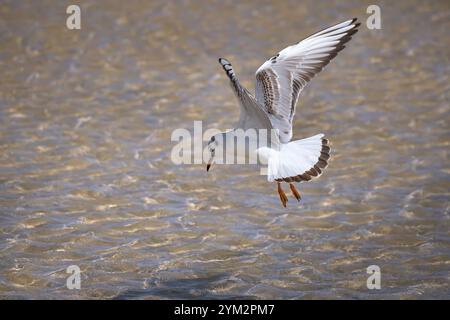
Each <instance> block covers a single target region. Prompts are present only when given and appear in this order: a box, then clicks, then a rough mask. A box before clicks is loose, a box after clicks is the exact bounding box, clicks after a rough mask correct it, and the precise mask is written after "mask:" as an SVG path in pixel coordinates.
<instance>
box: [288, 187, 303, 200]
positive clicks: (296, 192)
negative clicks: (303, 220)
mask: <svg viewBox="0 0 450 320" xmlns="http://www.w3.org/2000/svg"><path fill="white" fill-rule="evenodd" d="M289 187H290V188H291V191H292V194H293V195H294V197H295V198H296V199H297V201H299V202H300V200H301V198H302V197H301V196H300V193H299V192H298V190H297V188H296V187H295V185H294V184H293V183H289Z"/></svg>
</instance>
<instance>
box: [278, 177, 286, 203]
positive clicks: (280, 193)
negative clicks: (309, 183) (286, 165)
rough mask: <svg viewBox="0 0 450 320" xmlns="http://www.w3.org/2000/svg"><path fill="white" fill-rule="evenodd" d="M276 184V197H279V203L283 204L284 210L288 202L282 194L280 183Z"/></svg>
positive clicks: (284, 194)
mask: <svg viewBox="0 0 450 320" xmlns="http://www.w3.org/2000/svg"><path fill="white" fill-rule="evenodd" d="M277 184H278V195H279V196H280V200H281V203H282V204H283V207H285V208H286V203H287V202H288V198H287V196H286V193H284V191H283V189H281V183H280V182H277Z"/></svg>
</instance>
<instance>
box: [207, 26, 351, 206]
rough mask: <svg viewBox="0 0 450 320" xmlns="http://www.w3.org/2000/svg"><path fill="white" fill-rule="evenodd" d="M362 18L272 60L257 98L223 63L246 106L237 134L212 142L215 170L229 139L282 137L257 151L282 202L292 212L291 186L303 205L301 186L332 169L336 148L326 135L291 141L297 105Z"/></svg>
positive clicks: (259, 77)
mask: <svg viewBox="0 0 450 320" xmlns="http://www.w3.org/2000/svg"><path fill="white" fill-rule="evenodd" d="M356 20H357V19H356V18H355V19H352V20H347V21H344V22H342V23H339V24H336V25H334V26H332V27H329V28H326V29H324V30H322V31H319V32H317V33H315V34H313V35H311V36H309V37H307V38H306V39H304V40H302V41H300V42H299V43H297V44H294V45H292V46H289V47H287V48H285V49H284V50H282V51H280V52H279V53H277V54H276V55H275V56H273V57H271V58H270V59H269V60H267V61H266V62H265V63H264V64H263V65H262V66H261V67H259V69H258V70H257V71H256V90H255V91H256V97H254V96H253V95H252V94H251V93H250V92H249V91H248V90H247V89H245V88H244V87H243V86H242V85H241V84H240V82H239V80H238V78H237V77H236V74H235V72H234V70H233V67H232V66H231V63H230V62H229V61H228V60H226V59H223V58H220V59H219V62H220V64H221V65H222V67H223V69H224V70H225V72H226V74H227V76H228V78H229V79H230V84H231V88H232V90H233V92H234V93H235V95H236V96H237V98H238V101H239V104H240V106H241V115H240V118H239V123H238V125H237V127H236V128H235V129H234V130H229V131H226V132H222V133H219V134H217V135H214V136H213V137H212V138H211V139H210V141H209V142H208V148H209V152H210V153H211V157H210V160H209V161H208V164H207V170H208V171H209V169H210V167H211V164H212V163H213V162H214V157H215V154H216V149H218V148H220V147H223V146H221V145H220V143H222V142H223V141H226V139H229V138H232V139H234V135H235V133H236V131H237V129H242V130H247V129H255V130H259V129H266V130H274V129H275V132H276V139H274V141H272V143H271V144H270V145H265V146H261V145H258V147H257V148H256V149H255V150H254V151H256V154H257V155H258V156H259V157H260V159H262V160H263V161H265V163H267V179H268V181H270V182H273V181H275V182H276V183H277V189H278V194H279V197H280V200H281V203H282V205H283V206H284V207H286V203H287V201H288V198H287V196H286V194H285V193H284V191H283V189H282V187H281V183H282V182H286V183H288V184H289V187H290V189H291V191H292V194H293V195H294V197H295V198H296V199H297V200H298V201H300V199H301V197H300V193H299V192H298V190H297V188H296V187H295V185H294V183H295V182H302V181H310V180H311V179H312V178H314V177H319V176H320V175H321V174H322V172H323V170H324V169H325V168H326V167H327V165H328V160H329V158H330V145H329V141H328V139H325V138H324V135H323V134H317V135H315V136H312V137H309V138H306V139H301V140H296V141H291V138H292V122H293V118H294V115H295V107H296V104H297V100H298V98H299V95H300V93H301V92H302V90H303V88H305V86H306V85H307V84H308V82H309V81H310V80H311V79H312V78H313V77H314V76H315V75H316V74H317V73H319V72H320V71H321V70H322V69H323V68H324V67H325V66H326V65H327V64H328V63H329V62H330V61H331V60H332V59H333V58H334V57H335V56H336V55H337V54H338V52H339V51H341V50H342V49H344V48H345V46H344V44H345V43H347V42H348V41H349V40H350V39H351V37H352V35H353V34H355V33H356V32H357V31H358V29H357V28H358V26H359V25H360V24H359V23H357V21H356Z"/></svg>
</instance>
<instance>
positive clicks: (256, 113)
mask: <svg viewBox="0 0 450 320" xmlns="http://www.w3.org/2000/svg"><path fill="white" fill-rule="evenodd" d="M219 63H220V64H221V65H222V67H223V69H224V70H225V72H226V74H227V76H228V78H229V79H230V85H231V89H232V90H233V92H234V94H235V95H236V97H237V98H238V101H239V103H240V105H241V115H240V117H239V124H238V128H240V129H244V130H247V129H251V128H252V129H267V130H270V129H272V123H271V121H270V119H269V117H268V115H267V113H266V112H265V110H264V108H263V106H262V105H260V104H259V103H258V101H256V99H255V97H253V95H252V94H251V93H250V92H249V91H248V90H247V89H245V88H244V87H243V86H242V85H241V83H240V82H239V80H238V78H237V77H236V74H235V73H234V70H233V66H232V65H231V63H230V62H229V61H228V60H226V59H223V58H220V59H219Z"/></svg>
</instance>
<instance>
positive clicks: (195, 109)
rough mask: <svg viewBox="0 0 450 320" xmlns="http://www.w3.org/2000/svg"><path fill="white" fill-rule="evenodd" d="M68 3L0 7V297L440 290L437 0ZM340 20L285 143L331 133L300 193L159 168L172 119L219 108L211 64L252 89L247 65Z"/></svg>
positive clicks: (443, 262) (444, 16) (223, 116)
mask: <svg viewBox="0 0 450 320" xmlns="http://www.w3.org/2000/svg"><path fill="white" fill-rule="evenodd" d="M78 3H80V5H81V10H82V29H81V30H79V31H69V30H67V29H66V27H65V19H66V17H67V15H66V14H65V10H66V7H65V5H67V4H65V3H64V2H61V1H39V2H37V1H2V4H1V5H0V39H1V41H0V72H1V74H2V77H1V78H0V125H1V130H0V212H1V215H0V297H1V298H3V299H9V298H27V299H31V298H64V299H75V298H83V299H91V298H119V299H125V298H133V299H166V298H275V299H278V298H293V299H311V298H325V299H333V298H345V299H352V298H376V299H381V298H393V299H399V298H401V299H405V298H411V299H424V298H440V299H443V298H448V297H449V294H450V285H449V279H450V273H449V270H450V235H449V213H450V209H449V208H450V206H449V199H450V194H449V187H450V179H449V178H450V177H449V175H450V167H449V165H448V163H449V162H448V161H449V159H448V150H449V144H450V135H449V129H448V128H449V119H450V108H449V95H450V94H449V92H450V90H449V89H450V82H449V75H450V64H449V57H450V40H449V37H448V30H450V3H449V2H448V1H428V2H426V3H425V2H423V1H395V2H393V1H386V2H381V4H380V6H381V10H382V30H368V29H367V28H366V27H365V25H364V21H365V19H366V17H367V14H366V8H367V6H368V5H369V4H371V2H370V1H367V2H361V1H345V2H344V1H340V2H339V4H336V5H332V4H331V3H330V2H329V1H317V0H314V1H313V0H311V1H302V2H301V4H300V3H299V2H298V1H276V2H270V1H253V2H250V1H245V2H244V3H240V2H237V1H212V2H210V1H208V2H206V1H177V2H175V1H172V2H167V3H166V1H160V2H156V1H151V2H149V1H134V0H129V1H126V3H125V2H123V1H108V4H107V5H106V4H104V5H102V3H103V2H95V1H78ZM353 16H357V17H359V18H360V19H361V20H362V21H363V25H362V26H361V28H360V31H359V33H358V34H356V35H355V37H354V39H353V40H352V41H351V42H350V43H349V44H348V45H347V48H346V49H345V50H344V51H343V52H341V53H340V54H339V56H338V57H337V58H336V59H335V60H334V61H333V62H332V63H331V64H330V65H329V66H328V67H327V68H326V70H325V71H324V72H322V73H321V74H320V75H319V76H317V77H316V78H314V79H313V81H312V82H311V85H310V86H309V87H308V88H307V89H306V90H305V91H304V94H303V96H302V98H301V100H300V104H299V106H298V109H297V116H296V121H295V129H294V139H300V138H304V137H308V136H311V135H314V134H316V133H319V132H323V133H325V134H326V135H327V137H329V138H330V140H331V142H332V146H333V158H332V161H331V164H330V166H329V167H328V168H327V170H326V173H325V174H324V175H323V176H322V177H321V178H320V179H318V180H316V181H314V182H309V183H304V184H301V185H300V191H301V193H302V196H303V200H302V202H301V203H300V204H297V203H295V202H294V201H293V199H292V198H290V201H289V203H288V208H287V209H284V208H282V207H281V206H280V202H279V199H278V195H277V194H276V188H275V185H274V184H270V183H267V182H266V181H265V178H264V177H263V176H260V175H259V174H258V171H257V170H255V168H249V167H246V166H228V167H221V168H213V170H212V171H211V172H210V173H208V174H207V173H206V170H205V166H204V165H182V166H175V165H174V164H173V163H172V162H171V160H170V155H171V149H172V147H173V146H174V143H173V142H171V141H170V136H171V133H172V131H173V130H174V129H176V128H186V129H188V130H192V127H193V121H195V120H203V121H204V128H212V127H216V128H220V129H227V128H231V127H232V126H233V124H234V122H235V120H236V119H237V117H238V108H237V104H236V101H235V99H234V97H233V95H232V92H231V91H230V89H229V87H228V83H227V79H226V76H225V75H224V74H223V72H222V70H221V68H220V65H219V64H218V63H217V58H218V57H221V56H224V57H226V58H228V59H229V60H230V61H231V62H232V63H233V64H234V66H235V69H236V72H237V73H238V75H239V76H240V78H241V80H242V82H243V83H244V84H245V85H246V86H247V87H248V88H249V89H252V90H253V79H254V71H255V70H256V69H257V68H258V66H259V65H260V64H262V63H263V62H264V60H265V59H267V58H269V57H270V56H272V55H273V54H274V53H276V52H277V51H279V50H280V49H282V48H284V47H286V46H287V45H290V44H292V43H295V42H297V41H299V40H301V39H302V38H303V37H305V36H307V35H309V34H311V33H313V32H314V31H317V30H319V29H321V28H323V27H325V26H327V25H330V24H332V23H335V22H339V21H341V20H345V19H348V18H351V17H353ZM70 265H78V266H79V267H80V269H81V271H82V273H81V289H80V290H69V289H67V288H66V278H67V277H68V276H69V275H68V274H67V273H66V268H67V267H68V266H70ZM369 265H378V266H379V267H380V268H381V275H382V280H381V281H382V283H381V286H382V288H381V290H368V289H367V287H366V279H367V277H368V276H369V275H368V274H367V273H366V268H367V267H368V266H369Z"/></svg>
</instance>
